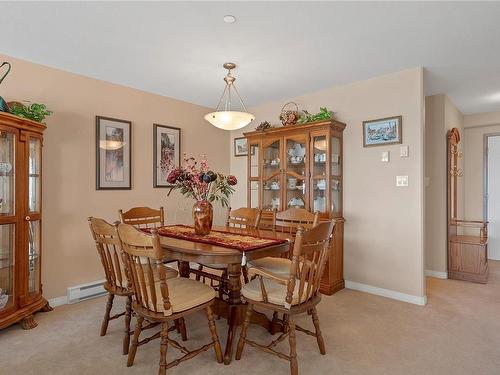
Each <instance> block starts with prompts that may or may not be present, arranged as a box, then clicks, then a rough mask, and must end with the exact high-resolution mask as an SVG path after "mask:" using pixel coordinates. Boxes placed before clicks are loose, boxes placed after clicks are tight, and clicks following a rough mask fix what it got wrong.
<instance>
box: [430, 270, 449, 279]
mask: <svg viewBox="0 0 500 375" xmlns="http://www.w3.org/2000/svg"><path fill="white" fill-rule="evenodd" d="M425 276H428V277H435V278H436V279H445V280H446V279H447V278H448V272H440V271H433V270H425Z"/></svg>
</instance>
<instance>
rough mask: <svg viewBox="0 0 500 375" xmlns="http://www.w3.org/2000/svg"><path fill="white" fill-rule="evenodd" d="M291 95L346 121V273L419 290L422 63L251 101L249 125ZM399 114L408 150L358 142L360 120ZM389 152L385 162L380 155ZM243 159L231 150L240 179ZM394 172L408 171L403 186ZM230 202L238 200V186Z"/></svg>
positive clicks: (242, 200) (271, 114)
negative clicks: (306, 91)
mask: <svg viewBox="0 0 500 375" xmlns="http://www.w3.org/2000/svg"><path fill="white" fill-rule="evenodd" d="M290 100H293V101H295V102H296V103H298V105H299V107H301V108H306V109H307V110H309V111H310V112H315V111H318V110H319V107H320V106H327V107H329V108H330V109H332V110H334V111H336V112H337V113H336V118H337V119H338V120H340V121H343V122H345V123H346V124H347V127H346V129H345V132H344V137H345V146H344V162H345V164H344V176H345V180H344V181H345V188H344V209H345V213H344V214H345V218H346V225H345V263H344V269H345V278H346V280H349V281H353V282H358V283H362V284H367V285H371V286H375V287H379V288H384V289H389V290H393V291H398V292H401V293H406V294H410V295H413V296H424V295H425V288H424V278H423V231H424V229H423V208H424V204H423V168H424V165H423V142H424V97H423V70H422V69H421V68H416V69H410V70H405V71H402V72H398V73H394V74H389V75H385V76H381V77H377V78H373V79H370V80H367V81H362V82H355V83H352V84H349V85H345V86H339V87H332V88H329V89H326V90H323V91H319V92H315V93H311V94H307V95H303V96H300V97H296V98H288V99H283V100H281V101H279V102H273V103H267V104H264V105H261V106H258V107H255V108H251V112H252V113H253V114H255V116H256V119H255V122H254V124H252V125H250V126H248V127H247V128H246V129H243V130H242V131H235V132H232V134H231V137H232V138H234V137H237V136H240V135H241V134H242V133H243V132H244V131H249V130H252V129H254V128H255V126H256V125H258V124H259V123H260V122H261V121H264V120H267V121H270V122H272V123H274V124H276V123H277V122H278V120H277V118H278V115H279V112H280V110H281V107H282V105H283V103H285V102H287V101H290ZM394 115H402V116H403V143H404V144H405V145H408V146H409V149H410V157H409V158H400V157H399V145H391V146H386V147H371V148H363V133H362V121H364V120H371V119H376V118H382V117H388V116H394ZM386 150H388V151H390V152H391V155H390V157H391V161H390V163H388V164H386V163H382V162H381V161H380V158H381V153H382V151H386ZM245 163H246V160H245V158H234V157H232V145H231V172H232V173H233V174H235V175H237V177H238V178H239V179H240V181H246V164H245ZM396 175H408V176H409V181H410V185H409V187H405V188H401V187H400V188H398V187H396ZM232 205H233V207H238V206H244V205H246V192H245V191H244V190H241V189H240V190H239V192H238V194H236V195H235V196H234V197H233V200H232Z"/></svg>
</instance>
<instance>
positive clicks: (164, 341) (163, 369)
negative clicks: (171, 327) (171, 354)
mask: <svg viewBox="0 0 500 375" xmlns="http://www.w3.org/2000/svg"><path fill="white" fill-rule="evenodd" d="M167 348H168V324H167V322H164V323H163V324H162V325H161V342H160V369H159V370H158V375H165V374H166V373H167Z"/></svg>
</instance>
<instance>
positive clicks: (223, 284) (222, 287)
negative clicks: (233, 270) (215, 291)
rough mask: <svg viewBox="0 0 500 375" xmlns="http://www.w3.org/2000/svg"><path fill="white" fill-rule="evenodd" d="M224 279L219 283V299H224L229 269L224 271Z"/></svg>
mask: <svg viewBox="0 0 500 375" xmlns="http://www.w3.org/2000/svg"><path fill="white" fill-rule="evenodd" d="M221 278H222V281H221V282H220V283H219V299H221V300H224V290H225V289H226V279H227V269H225V270H224V271H222V275H221Z"/></svg>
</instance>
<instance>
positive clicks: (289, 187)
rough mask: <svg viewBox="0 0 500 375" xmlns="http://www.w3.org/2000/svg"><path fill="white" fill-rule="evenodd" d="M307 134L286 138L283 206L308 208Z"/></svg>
mask: <svg viewBox="0 0 500 375" xmlns="http://www.w3.org/2000/svg"><path fill="white" fill-rule="evenodd" d="M307 140H308V137H307V135H303V134H301V135H296V136H290V137H286V138H285V162H284V166H285V180H284V183H285V184H286V186H284V187H283V188H284V189H286V190H285V191H286V194H285V202H283V204H284V206H283V208H285V209H286V208H290V207H297V208H305V209H307V208H308V205H307V203H308V202H307V201H308V199H307V198H306V197H307V192H306V185H307V184H306V178H307V176H308V174H309V171H308V168H307V162H308V160H307V155H308V152H307V151H308V145H307Z"/></svg>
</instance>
